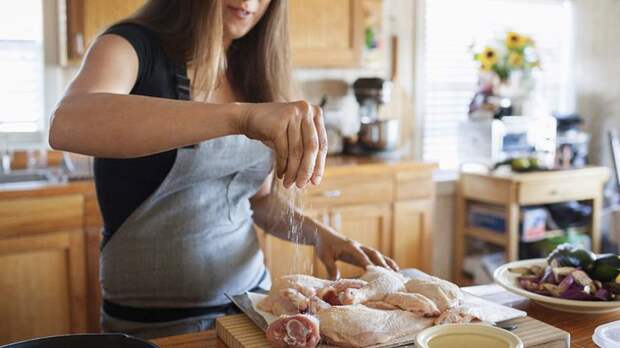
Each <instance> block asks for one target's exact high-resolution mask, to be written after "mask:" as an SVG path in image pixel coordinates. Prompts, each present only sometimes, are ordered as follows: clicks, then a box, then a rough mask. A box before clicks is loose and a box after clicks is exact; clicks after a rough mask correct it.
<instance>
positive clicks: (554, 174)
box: [461, 166, 609, 183]
mask: <svg viewBox="0 0 620 348" xmlns="http://www.w3.org/2000/svg"><path fill="white" fill-rule="evenodd" d="M461 175H462V176H478V177H480V176H482V177H486V178H492V179H497V180H506V181H512V182H517V183H521V182H532V181H543V180H544V181H555V180H558V181H560V180H569V179H571V178H585V177H588V178H592V179H598V180H599V181H607V179H609V168H607V167H595V166H591V167H585V168H580V169H566V170H549V171H540V172H529V173H515V172H512V171H510V170H501V169H500V170H496V171H494V172H490V173H489V172H474V171H471V172H469V171H464V172H461Z"/></svg>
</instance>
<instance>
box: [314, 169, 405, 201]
mask: <svg viewBox="0 0 620 348" xmlns="http://www.w3.org/2000/svg"><path fill="white" fill-rule="evenodd" d="M305 193H306V197H307V200H308V203H309V206H310V207H320V206H326V205H330V206H331V205H342V204H365V203H381V202H390V201H391V200H392V199H393V197H394V183H393V181H392V178H391V177H390V176H387V175H365V176H358V177H338V178H329V177H326V178H325V179H324V180H323V182H322V183H321V185H319V186H318V187H317V186H310V187H309V188H308V189H306V192H305Z"/></svg>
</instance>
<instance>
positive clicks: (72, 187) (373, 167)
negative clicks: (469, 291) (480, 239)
mask: <svg viewBox="0 0 620 348" xmlns="http://www.w3.org/2000/svg"><path fill="white" fill-rule="evenodd" d="M435 168H437V165H436V164H434V163H426V162H420V161H415V160H413V159H410V158H401V159H383V158H378V157H362V156H328V157H327V162H326V166H325V176H340V175H351V174H356V173H369V174H370V173H386V172H390V171H398V170H429V169H431V170H432V169H435ZM94 192H95V188H94V185H93V181H92V180H88V179H87V180H76V181H70V182H67V183H36V184H7V185H2V186H0V199H4V198H23V197H40V196H50V195H58V194H72V193H78V194H80V193H81V194H90V193H94Z"/></svg>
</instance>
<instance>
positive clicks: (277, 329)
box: [267, 314, 321, 348]
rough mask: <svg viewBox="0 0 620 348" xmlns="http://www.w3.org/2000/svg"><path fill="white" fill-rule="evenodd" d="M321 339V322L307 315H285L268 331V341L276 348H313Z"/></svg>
mask: <svg viewBox="0 0 620 348" xmlns="http://www.w3.org/2000/svg"><path fill="white" fill-rule="evenodd" d="M320 339H321V336H320V334H319V321H318V320H317V318H315V317H313V316H310V315H305V314H296V315H290V316H288V315H284V316H282V317H280V318H279V319H278V320H276V321H274V322H273V323H271V325H269V328H268V329H267V341H268V342H269V343H270V344H271V346H272V347H276V348H285V347H296V348H312V347H316V345H317V344H318V343H319V341H320Z"/></svg>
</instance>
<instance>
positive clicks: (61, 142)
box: [48, 103, 70, 151]
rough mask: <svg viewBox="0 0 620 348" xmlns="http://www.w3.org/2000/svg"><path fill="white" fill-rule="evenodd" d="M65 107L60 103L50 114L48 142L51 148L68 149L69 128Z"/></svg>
mask: <svg viewBox="0 0 620 348" xmlns="http://www.w3.org/2000/svg"><path fill="white" fill-rule="evenodd" d="M68 123H69V122H67V115H66V107H65V106H64V105H63V104H62V103H60V104H59V105H58V106H57V107H56V109H55V110H54V111H53V112H52V114H51V115H50V127H49V134H48V142H49V145H50V147H51V148H52V149H54V150H63V151H68V150H69V149H68V148H67V145H68V141H69V134H70V130H69V129H68V128H69V127H68V125H67V124H68Z"/></svg>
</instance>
